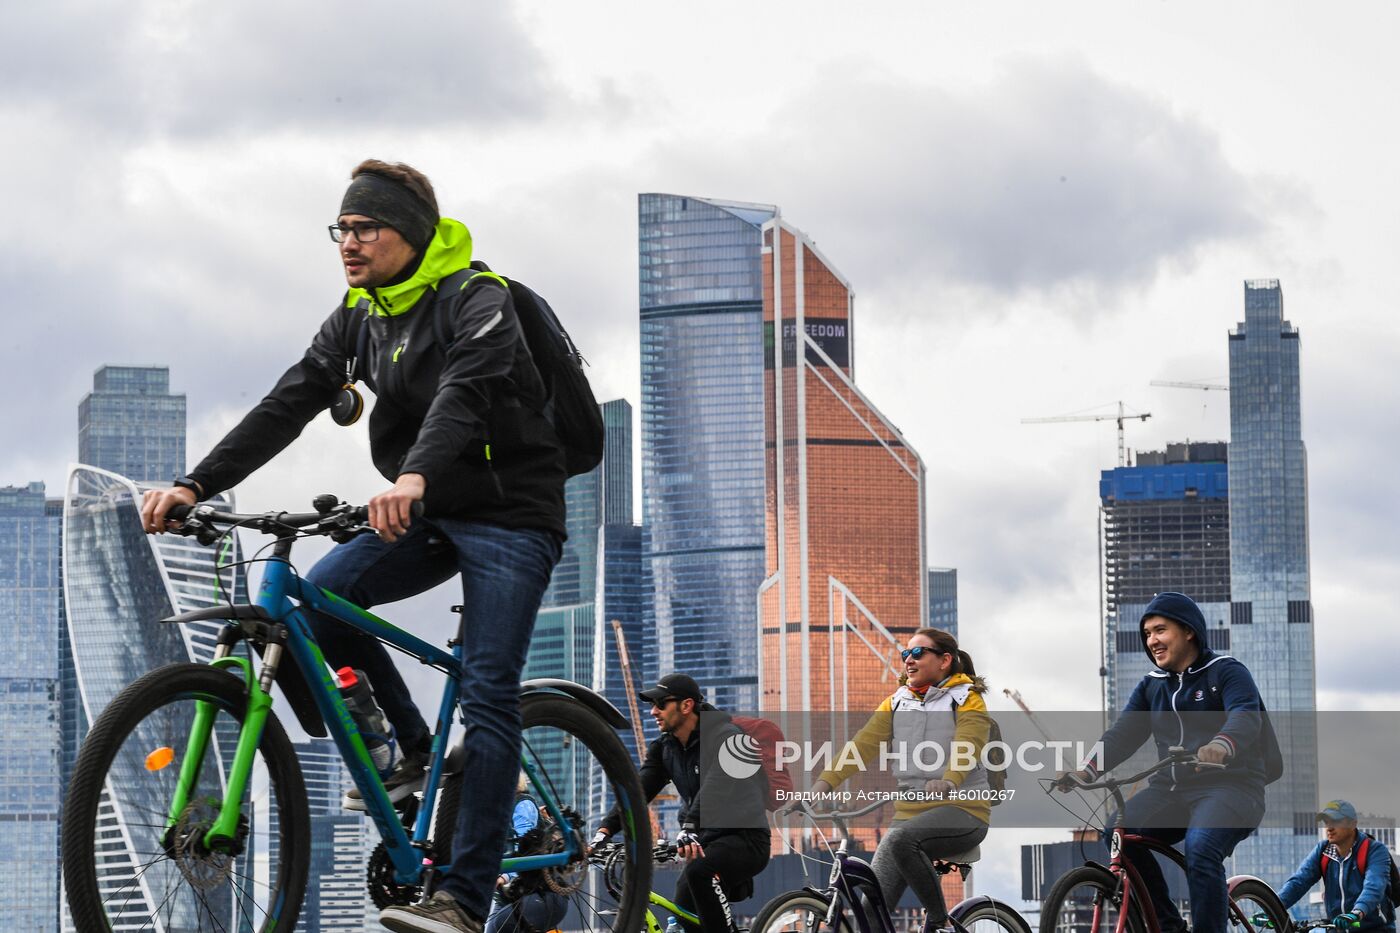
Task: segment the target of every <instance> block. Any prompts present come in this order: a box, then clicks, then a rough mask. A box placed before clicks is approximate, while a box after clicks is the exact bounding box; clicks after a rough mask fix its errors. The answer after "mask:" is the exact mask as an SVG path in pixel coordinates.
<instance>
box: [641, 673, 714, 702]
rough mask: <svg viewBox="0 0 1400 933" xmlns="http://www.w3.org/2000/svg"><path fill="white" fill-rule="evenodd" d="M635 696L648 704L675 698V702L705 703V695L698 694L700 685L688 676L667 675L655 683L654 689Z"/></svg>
mask: <svg viewBox="0 0 1400 933" xmlns="http://www.w3.org/2000/svg"><path fill="white" fill-rule="evenodd" d="M637 696H639V697H641V698H642V699H643V700H645V701H646V702H648V703H660V702H661V701H662V700H665V699H668V698H669V697H675V698H676V699H677V700H694V701H695V702H696V703H703V702H704V701H705V694H703V693H701V692H700V685H699V684H697V683H696V682H695V678H694V677H691V676H690V675H689V674H667V675H666V676H665V677H663V678H661V679H660V680H658V681H657V682H656V686H655V687H652V688H651V689H650V690H643V691H641V692H640V693H638V694H637Z"/></svg>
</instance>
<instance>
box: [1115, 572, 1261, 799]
mask: <svg viewBox="0 0 1400 933" xmlns="http://www.w3.org/2000/svg"><path fill="white" fill-rule="evenodd" d="M1166 597H1178V598H1179V599H1181V600H1185V597H1180V596H1179V594H1171V593H1164V594H1162V595H1161V596H1158V597H1157V599H1154V600H1153V602H1152V603H1150V604H1149V605H1148V607H1147V611H1146V612H1145V613H1143V618H1144V619H1146V618H1147V617H1148V616H1152V615H1166V616H1168V617H1169V618H1175V619H1177V621H1179V622H1182V623H1183V624H1185V625H1188V626H1190V628H1191V630H1192V631H1193V632H1195V635H1196V643H1197V644H1198V645H1200V646H1201V648H1202V650H1201V654H1200V656H1199V657H1198V658H1197V659H1196V662H1195V663H1194V664H1192V665H1191V666H1190V667H1189V668H1187V669H1186V670H1185V671H1184V672H1182V673H1174V672H1171V671H1164V670H1161V669H1157V670H1153V671H1149V672H1148V674H1147V676H1146V677H1144V678H1143V679H1142V680H1141V681H1140V682H1139V683H1138V685H1137V687H1136V688H1134V690H1133V692H1132V695H1131V696H1129V697H1128V702H1127V705H1125V706H1124V707H1123V713H1122V715H1120V716H1119V717H1118V719H1117V721H1116V722H1115V723H1114V724H1113V726H1112V728H1110V729H1109V730H1108V731H1107V732H1105V733H1104V735H1103V746H1104V760H1103V763H1102V765H1101V768H1102V770H1109V769H1112V768H1114V767H1116V766H1118V765H1119V764H1121V763H1122V762H1124V761H1126V760H1127V759H1128V758H1129V757H1130V756H1131V755H1132V754H1133V752H1135V751H1137V750H1138V748H1139V747H1140V746H1141V745H1142V743H1143V742H1145V741H1147V739H1148V738H1149V737H1150V738H1151V739H1152V740H1153V741H1154V742H1155V743H1156V746H1157V754H1158V756H1159V757H1163V758H1164V757H1166V755H1167V753H1168V749H1169V748H1171V747H1173V746H1179V747H1182V748H1185V749H1187V750H1189V751H1193V752H1194V751H1195V750H1196V749H1198V748H1200V747H1201V746H1202V745H1205V744H1206V743H1208V742H1210V741H1212V740H1214V739H1217V738H1218V739H1221V740H1222V741H1223V742H1224V743H1225V744H1226V745H1228V746H1229V747H1230V750H1231V757H1230V759H1229V761H1228V763H1227V764H1226V767H1225V768H1224V770H1218V769H1205V770H1201V771H1197V770H1196V769H1195V768H1194V767H1192V766H1189V765H1182V766H1177V767H1174V768H1171V769H1170V770H1166V771H1159V772H1157V773H1156V774H1154V775H1153V776H1152V778H1151V779H1150V783H1152V784H1157V785H1168V786H1176V785H1178V784H1183V785H1191V786H1206V785H1209V784H1213V783H1228V784H1232V785H1236V786H1244V787H1247V788H1249V789H1250V790H1256V789H1257V791H1258V792H1259V793H1261V794H1262V793H1263V789H1264V784H1265V770H1266V769H1265V759H1266V758H1267V757H1268V756H1269V754H1273V755H1275V756H1276V755H1277V751H1278V750H1277V740H1276V739H1275V738H1274V734H1273V729H1272V727H1271V726H1269V725H1268V724H1267V717H1266V714H1265V713H1264V704H1263V701H1262V700H1261V699H1260V696H1259V688H1258V687H1257V686H1255V684H1254V678H1253V677H1252V676H1251V675H1250V673H1249V669H1248V668H1246V667H1245V666H1244V665H1243V664H1241V663H1240V662H1239V661H1237V660H1235V659H1234V658H1232V657H1230V656H1229V655H1225V654H1216V653H1215V652H1213V651H1211V650H1210V648H1209V647H1207V645H1208V642H1207V637H1206V626H1205V619H1204V618H1203V617H1201V615H1200V612H1199V610H1196V611H1195V612H1194V613H1182V614H1180V615H1178V614H1176V613H1174V612H1172V611H1171V608H1170V606H1171V604H1170V602H1168V601H1167V600H1166V599H1165V598H1166ZM1159 600H1162V601H1163V602H1162V603H1159ZM1187 602H1189V600H1187ZM1163 606H1166V607H1167V611H1161V609H1162V607H1163ZM1190 608H1191V609H1195V604H1194V603H1191V604H1190ZM1143 650H1144V651H1146V650H1147V639H1146V637H1144V638H1143ZM1148 657H1149V658H1151V652H1148ZM1270 742H1273V743H1274V744H1273V746H1272V748H1270V746H1269V743H1270Z"/></svg>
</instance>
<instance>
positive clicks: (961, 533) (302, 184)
mask: <svg viewBox="0 0 1400 933" xmlns="http://www.w3.org/2000/svg"><path fill="white" fill-rule="evenodd" d="M874 6H875V7H876V8H875V9H874V10H871V9H861V10H860V12H859V13H858V14H856V13H853V10H854V8H853V7H852V6H851V5H849V4H836V3H826V2H810V0H809V2H804V3H801V4H798V3H789V2H778V3H771V4H752V3H744V4H740V3H733V2H717V3H710V4H705V5H703V6H701V7H697V6H695V5H681V4H645V5H644V4H621V3H590V4H566V3H545V2H519V3H490V4H486V3H481V4H477V3H466V2H457V3H451V4H448V3H443V4H440V5H430V6H425V7H422V8H415V9H414V10H413V11H412V12H411V13H408V12H395V13H392V14H391V13H390V12H389V8H388V7H386V6H384V5H383V4H372V3H367V2H363V0H341V2H338V3H335V4H295V3H278V4H271V3H266V2H261V0H250V2H245V3H239V4H189V3H177V2H172V0H161V2H151V0H130V2H123V3H116V2H99V3H84V4H81V5H79V4H73V3H65V2H56V3H45V4H14V3H11V4H5V5H4V8H3V10H0V33H3V34H4V35H5V36H7V37H8V38H9V40H10V41H9V42H7V48H6V54H5V56H3V58H0V86H3V87H4V89H5V93H4V94H3V96H0V115H2V116H0V118H2V119H3V126H4V127H5V133H4V136H5V140H6V142H5V145H4V146H3V147H0V165H3V172H2V173H0V178H2V179H3V180H2V181H0V185H3V188H4V217H5V218H6V219H7V220H8V222H9V225H8V232H9V235H8V236H7V237H6V238H5V239H6V248H5V249H4V250H3V251H0V271H3V274H4V275H3V278H4V280H5V282H6V283H7V288H6V291H5V294H4V297H3V298H0V302H3V306H4V308H5V315H4V319H5V325H6V326H5V337H4V339H3V341H0V346H3V360H2V361H0V363H2V366H3V368H2V369H0V371H2V372H3V373H4V377H3V378H4V380H5V383H4V384H5V386H6V389H7V392H6V395H7V397H8V398H9V400H10V403H9V404H7V405H5V406H3V407H0V436H3V437H4V438H5V439H6V442H5V445H4V449H3V453H0V485H3V484H22V483H25V482H28V481H31V480H43V481H45V482H46V483H47V484H48V485H49V488H50V490H51V491H52V492H53V493H55V494H56V493H58V491H59V489H60V487H61V484H62V478H63V476H64V468H65V466H66V464H67V463H68V462H69V461H71V460H72V459H73V458H74V457H75V456H76V449H77V441H76V406H77V403H78V400H79V399H80V398H81V396H82V395H83V394H84V392H85V391H87V390H88V389H89V388H90V387H91V377H92V372H93V370H94V369H96V368H97V367H98V366H99V365H101V364H103V363H129V364H162V365H168V366H169V367H170V369H171V379H172V383H173V386H174V388H175V390H176V391H183V392H185V393H186V394H187V395H188V399H189V417H190V431H189V433H190V446H191V453H192V454H193V455H196V456H197V455H199V454H201V453H202V452H203V450H204V449H207V447H208V446H209V445H210V444H212V443H213V442H214V441H215V440H217V438H218V437H219V436H220V435H221V434H222V432H223V431H225V430H227V428H228V427H230V426H231V425H232V424H233V423H234V422H235V421H236V419H237V418H238V417H239V415H240V414H241V413H242V411H243V410H244V409H245V408H246V407H247V406H248V405H250V404H251V403H252V402H254V401H256V399H258V398H259V397H260V396H261V394H262V393H263V392H264V391H265V390H266V388H267V387H268V386H269V385H270V384H271V383H272V382H273V381H274V380H275V378H276V376H277V375H278V374H279V373H280V372H281V370H282V369H283V368H285V366H286V365H288V364H289V363H290V362H291V361H292V360H293V359H295V358H296V356H297V355H298V354H299V353H300V350H301V348H302V346H303V345H304V343H305V341H306V340H307V339H308V338H309V336H310V335H311V334H312V333H313V331H314V330H315V328H316V326H317V324H318V323H319V321H320V320H321V318H322V317H323V316H324V315H325V314H326V313H327V312H328V311H329V309H330V307H331V306H332V304H333V303H334V302H335V301H336V299H337V297H338V296H339V295H340V293H341V291H342V289H343V281H342V280H341V278H340V275H339V267H338V263H337V261H336V255H335V253H334V251H333V249H332V247H331V245H330V243H329V242H328V241H327V238H326V234H325V225H326V224H327V223H329V222H331V221H332V220H333V219H334V215H335V212H336V208H337V206H338V204H339V198H340V195H341V193H342V191H343V189H344V185H345V182H346V179H347V173H348V171H349V169H350V167H351V166H353V165H354V164H355V163H356V162H358V161H359V160H360V159H362V158H364V157H366V156H375V157H380V158H386V159H391V160H404V161H408V162H411V163H412V164H414V165H416V166H418V167H420V168H421V169H423V170H424V171H426V172H427V173H428V174H429V175H430V176H431V177H432V179H433V180H434V182H435V184H436V186H437V189H438V192H439V198H440V200H441V202H442V204H443V207H444V210H445V212H446V213H448V214H450V215H453V216H456V217H458V218H460V219H462V220H464V221H465V222H466V223H467V224H468V225H469V226H470V227H471V228H472V231H473V234H474V236H475V241H476V244H477V255H478V256H479V257H480V258H484V259H486V260H487V261H488V262H491V263H492V264H493V265H494V266H495V267H497V268H499V269H501V270H503V271H505V272H507V273H508V274H511V275H514V276H516V277H518V278H520V279H522V280H525V281H528V282H530V283H531V284H532V285H533V286H535V287H536V288H537V289H538V290H539V291H541V292H542V293H543V294H545V295H547V296H549V297H550V299H551V301H552V302H553V304H554V305H555V307H556V308H558V309H559V310H560V311H561V313H562V314H563V315H564V316H565V318H566V321H567V323H568V324H569V325H570V328H571V330H572V332H573V333H574V334H575V335H576V336H577V338H578V341H579V343H580V344H581V345H582V347H583V349H584V352H585V354H586V355H587V356H588V357H589V359H590V360H591V361H592V362H593V371H592V376H593V379H594V383H595V387H596V389H597V391H598V395H599V397H600V398H608V397H616V396H624V397H627V398H629V399H631V400H632V401H633V402H634V403H635V402H636V401H637V400H638V397H639V365H638V336H637V272H636V199H637V193H638V192H642V191H668V192H676V193H685V194H693V195H700V196H712V197H719V198H728V199H736V200H752V201H762V202H767V203H776V204H778V205H780V206H781V207H782V210H783V213H784V215H785V217H786V218H787V219H788V220H790V221H791V222H792V223H794V224H796V225H797V226H799V227H801V228H802V229H804V230H805V231H806V232H807V233H808V234H809V235H810V236H812V237H813V238H814V239H815V240H816V241H817V243H818V244H819V245H820V247H821V248H822V250H823V252H824V253H825V254H826V255H827V256H828V257H829V258H830V259H831V260H832V261H833V262H834V263H835V264H836V265H837V267H838V268H840V270H841V271H842V273H843V274H844V275H845V276H846V277H847V278H848V279H849V280H850V281H851V282H852V283H853V284H854V287H855V289H856V291H857V304H856V319H855V332H856V335H857V340H856V346H857V358H856V376H857V381H858V382H859V383H860V384H861V386H862V387H863V388H864V389H865V391H866V392H867V393H868V394H869V395H870V397H871V398H872V399H874V400H875V401H876V403H877V404H879V405H880V406H881V407H882V408H883V409H884V411H885V412H886V413H887V414H888V416H889V417H890V418H891V419H892V420H893V421H894V422H896V423H897V424H899V425H900V426H901V428H902V429H903V430H904V431H905V433H906V434H907V435H908V437H909V438H910V439H911V441H912V442H913V443H914V445H915V446H916V447H917V448H918V449H919V450H920V451H921V453H922V454H923V456H924V458H925V460H926V462H927V464H928V470H929V496H928V506H929V508H928V514H929V542H930V551H931V553H930V559H931V561H932V562H933V563H935V564H941V565H947V566H955V567H957V568H958V569H959V572H960V583H961V592H960V603H961V605H960V614H961V619H962V631H963V633H964V641H965V642H966V645H967V647H969V649H970V650H971V651H972V652H973V653H974V655H976V656H977V657H978V658H979V664H978V666H979V668H985V669H986V670H987V672H988V673H989V674H990V675H991V677H992V679H993V681H994V686H996V687H998V688H999V687H1016V688H1019V689H1020V690H1021V691H1022V693H1023V694H1024V695H1025V697H1026V699H1027V700H1028V701H1029V702H1030V703H1031V704H1032V705H1038V706H1040V707H1042V708H1071V707H1079V708H1085V707H1088V708H1093V706H1094V705H1096V704H1097V699H1098V686H1097V678H1096V677H1095V668H1096V667H1097V664H1098V656H1097V655H1098V652H1097V647H1096V636H1095V632H1096V615H1097V606H1098V602H1097V595H1096V590H1097V577H1096V572H1095V566H1096V541H1095V519H1096V513H1095V508H1096V502H1097V499H1096V497H1097V478H1098V471H1099V470H1100V469H1101V468H1105V467H1111V466H1112V465H1113V463H1114V461H1115V457H1116V446H1115V438H1114V431H1113V427H1112V425H1111V424H1108V423H1105V424H1065V425H1023V424H1021V423H1020V419H1022V418H1024V417H1030V416H1043V415H1056V414H1065V413H1071V412H1080V413H1083V412H1107V411H1108V410H1109V409H1110V407H1111V405H1112V404H1113V403H1114V402H1115V401H1116V400H1119V399H1121V400H1123V401H1124V402H1125V403H1126V404H1128V405H1129V406H1130V407H1131V409H1132V410H1136V411H1140V412H1141V411H1147V412H1151V413H1152V416H1153V417H1152V419H1151V420H1150V421H1148V422H1146V423H1140V422H1133V423H1131V424H1130V425H1129V427H1128V432H1129V437H1128V441H1129V444H1130V446H1133V447H1140V448H1144V449H1150V448H1157V447H1160V446H1161V445H1162V444H1163V443H1165V442H1167V441H1177V440H1182V439H1186V438H1190V439H1201V440H1210V439H1221V438H1225V437H1226V436H1227V435H1228V400H1227V398H1226V397H1225V396H1224V395H1223V393H1203V392H1188V391H1180V390H1170V389H1160V388H1152V387H1150V386H1149V382H1150V381H1151V380H1154V379H1169V380H1208V381H1224V379H1225V378H1226V376H1227V373H1228V366H1227V362H1226V335H1227V333H1228V331H1229V330H1230V328H1232V327H1233V326H1234V325H1235V323H1236V322H1237V321H1239V320H1241V319H1242V317H1243V294H1242V293H1243V288H1242V282H1243V280H1245V279H1247V278H1265V277H1268V278H1278V279H1280V280H1281V281H1282V283H1283V289H1284V295H1285V313H1286V316H1287V317H1288V318H1289V319H1290V320H1291V321H1292V322H1293V323H1294V324H1295V325H1297V326H1298V327H1299V328H1300V329H1301V331H1302V341H1303V343H1302V347H1303V357H1302V359H1303V363H1302V365H1303V373H1302V384H1303V418H1304V437H1305V439H1306V441H1307V445H1308V451H1309V470H1310V475H1309V480H1310V507H1311V516H1310V520H1311V543H1312V575H1313V577H1312V584H1313V599H1314V603H1315V613H1316V618H1317V631H1318V639H1317V654H1318V688H1319V702H1320V705H1322V706H1324V707H1327V708H1338V709H1340V708H1352V707H1355V706H1367V707H1371V708H1388V709H1397V708H1400V690H1397V689H1396V687H1395V686H1394V676H1393V675H1394V671H1395V668H1394V662H1393V658H1394V655H1395V652H1394V638H1393V635H1392V633H1391V629H1392V625H1391V623H1392V621H1393V620H1394V619H1395V616H1396V606H1400V573H1397V571H1396V567H1397V565H1400V538H1397V535H1396V534H1395V532H1394V528H1395V526H1396V523H1397V519H1400V507H1398V506H1397V497H1396V496H1395V494H1394V492H1393V491H1392V490H1391V489H1390V488H1389V484H1388V483H1387V482H1386V481H1385V480H1384V479H1383V476H1384V473H1385V471H1386V470H1387V469H1388V468H1389V466H1390V464H1391V463H1392V462H1393V461H1394V459H1395V456H1394V454H1395V451H1396V441H1395V436H1396V431H1395V428H1396V426H1397V415H1396V412H1397V411H1400V388H1397V379H1396V376H1395V373H1396V372H1397V371H1400V325H1397V323H1396V317H1395V314H1396V298H1395V294H1396V289H1395V288H1394V285H1393V284H1392V283H1391V282H1390V281H1389V280H1388V279H1387V278H1386V277H1385V275H1383V274H1382V273H1384V270H1385V269H1387V268H1392V269H1393V268H1394V267H1393V266H1392V265H1391V263H1392V262H1393V254H1394V252H1395V250H1396V247H1397V243H1400V237H1398V236H1397V234H1400V210H1397V206H1398V203H1400V181H1398V180H1397V178H1398V177H1400V176H1398V175H1397V172H1396V170H1395V166H1396V165H1400V145H1398V144H1397V132H1396V129H1395V121H1394V88H1395V87H1396V86H1397V78H1400V75H1398V74H1397V71H1400V65H1397V63H1396V58H1395V56H1394V49H1393V36H1394V35H1395V32H1396V26H1397V22H1396V21H1397V19H1400V13H1397V10H1396V8H1394V7H1393V6H1389V5H1381V4H1369V5H1368V4H1359V3H1358V4H1344V5H1341V6H1336V5H1330V6H1323V5H1319V4H1303V3H1268V4H1265V3H1253V2H1248V3H1246V2H1240V3H1232V4H1226V5H1221V4H1205V3H1179V2H1171V3H1167V2H1157V3H1138V4H1124V3H1114V2H1106V3H1101V4H1091V3H1054V4H1045V3H999V4H983V5H968V4H959V5H954V4H933V3H885V4H878V5H874ZM1386 274H1387V275H1388V273H1386ZM364 447H365V441H364V436H363V434H362V433H359V432H356V431H345V430H342V429H338V428H336V427H334V426H333V425H331V424H330V423H329V422H328V421H322V422H318V423H316V424H315V425H313V426H312V427H311V428H310V429H308V431H307V433H306V435H305V436H304V438H303V440H302V441H301V442H299V443H298V444H297V445H295V446H294V447H293V448H292V449H290V450H289V451H288V452H287V453H286V454H284V455H283V456H281V457H280V458H279V459H278V460H276V461H275V462H274V463H273V464H272V465H271V466H269V467H268V468H266V469H265V470H264V471H263V472H262V473H260V474H258V475H257V476H256V477H254V478H253V479H252V480H250V481H249V482H247V483H246V484H245V485H244V486H243V487H242V488H241V489H240V490H239V493H240V496H241V503H242V505H244V506H247V507H250V508H264V507H266V508H271V507H297V504H298V503H301V502H304V501H305V500H306V499H307V497H308V496H309V495H310V494H311V493H314V492H317V491H323V490H327V489H331V490H335V491H338V492H340V493H341V494H342V495H345V496H347V497H349V498H357V497H359V498H363V497H365V496H367V495H369V494H372V493H373V492H375V491H377V489H378V488H379V485H380V482H379V480H378V478H377V477H376V476H375V474H374V473H373V471H372V470H371V468H370V467H369V464H368V460H367V457H366V455H365V452H364ZM449 600H450V594H438V596H435V597H432V598H429V599H428V600H427V601H426V602H424V603H422V604H421V605H423V606H425V607H426V608H427V610H429V611H430V612H431V613H436V612H438V611H439V609H440V606H445V605H446V603H447V602H448V601H449ZM1013 636H1014V639H1015V642H1016V643H1021V644H1027V643H1032V644H1034V645H1035V650H1034V651H1024V652H1005V651H1000V650H998V648H997V646H999V645H1005V644H1008V643H1011V639H1012V638H1013ZM984 659H985V660H984ZM997 693H998V694H999V690H998V691H997ZM997 699H1000V698H999V696H998V698H997Z"/></svg>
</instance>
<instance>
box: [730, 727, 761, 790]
mask: <svg viewBox="0 0 1400 933" xmlns="http://www.w3.org/2000/svg"><path fill="white" fill-rule="evenodd" d="M719 766H720V770H722V771H723V772H724V773H725V774H727V775H729V776H730V777H732V778H734V779H735V780H736V781H743V780H746V779H748V778H751V777H753V776H754V775H755V774H757V773H758V769H759V768H761V767H763V756H762V753H761V752H760V751H759V748H758V743H757V742H756V741H754V737H753V736H751V735H749V734H748V733H747V732H736V733H734V734H733V735H731V736H730V737H729V738H727V739H725V740H724V743H723V744H722V745H720V747H719Z"/></svg>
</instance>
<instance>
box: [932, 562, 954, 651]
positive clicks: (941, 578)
mask: <svg viewBox="0 0 1400 933" xmlns="http://www.w3.org/2000/svg"><path fill="white" fill-rule="evenodd" d="M928 624H929V628H938V629H942V630H943V631H945V632H947V633H948V634H949V635H952V636H953V637H954V638H957V637H958V572H957V570H955V569H954V568H952V567H930V568H929V570H928Z"/></svg>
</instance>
